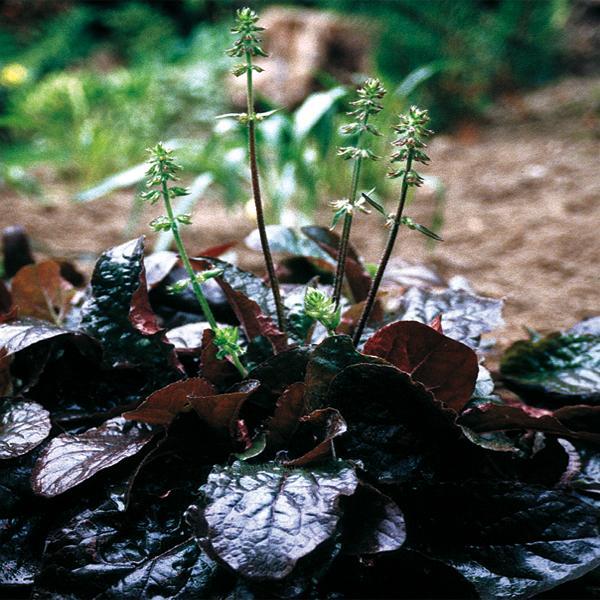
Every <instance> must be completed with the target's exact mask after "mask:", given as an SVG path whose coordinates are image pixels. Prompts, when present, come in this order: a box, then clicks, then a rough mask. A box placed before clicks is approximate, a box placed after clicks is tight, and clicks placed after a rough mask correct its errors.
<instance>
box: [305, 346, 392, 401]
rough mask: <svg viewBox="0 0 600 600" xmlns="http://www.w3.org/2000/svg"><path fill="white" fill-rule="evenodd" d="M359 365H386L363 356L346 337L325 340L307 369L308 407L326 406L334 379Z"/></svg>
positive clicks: (383, 362)
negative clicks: (349, 367) (350, 367)
mask: <svg viewBox="0 0 600 600" xmlns="http://www.w3.org/2000/svg"><path fill="white" fill-rule="evenodd" d="M359 363H374V364H385V361H384V360H381V359H380V358H377V357H373V356H365V355H363V354H361V353H360V352H358V351H357V350H356V349H355V348H354V344H353V343H352V340H351V339H350V338H349V337H348V336H346V335H335V336H330V337H328V338H326V339H325V340H323V341H322V342H321V343H320V344H319V345H318V346H317V347H316V348H315V349H314V351H313V353H312V354H311V357H310V362H309V363H308V367H307V369H306V379H305V383H306V401H307V404H308V407H309V408H310V409H316V408H321V407H322V406H326V398H327V392H328V390H329V385H330V384H331V382H332V381H333V378H334V377H335V376H336V375H337V374H338V373H340V372H341V371H342V370H343V369H344V368H346V367H347V366H350V365H356V364H359Z"/></svg>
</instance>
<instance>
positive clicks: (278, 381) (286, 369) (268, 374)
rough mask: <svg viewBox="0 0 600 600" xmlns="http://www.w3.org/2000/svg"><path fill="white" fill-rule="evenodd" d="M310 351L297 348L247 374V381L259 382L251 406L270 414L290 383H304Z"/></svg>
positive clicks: (269, 360) (304, 348) (305, 348)
mask: <svg viewBox="0 0 600 600" xmlns="http://www.w3.org/2000/svg"><path fill="white" fill-rule="evenodd" d="M309 357H310V349H309V348H307V347H305V346H304V347H302V346H297V347H294V348H290V349H289V350H286V351H285V352H280V353H279V354H275V355H274V356H271V357H270V358H268V359H267V360H266V361H264V362H263V363H261V364H260V365H258V366H257V367H255V368H254V369H252V371H250V373H248V378H249V379H256V380H257V381H260V383H261V386H260V389H259V390H258V391H257V393H256V394H253V396H252V399H251V404H252V405H254V406H258V407H260V408H262V409H265V410H266V411H268V412H269V414H271V413H272V411H273V409H274V407H275V403H276V402H277V399H278V398H279V397H280V396H281V394H283V392H284V391H285V389H286V388H287V387H288V386H289V385H291V384H292V383H296V382H298V381H304V376H305V374H306V365H307V363H308V360H309Z"/></svg>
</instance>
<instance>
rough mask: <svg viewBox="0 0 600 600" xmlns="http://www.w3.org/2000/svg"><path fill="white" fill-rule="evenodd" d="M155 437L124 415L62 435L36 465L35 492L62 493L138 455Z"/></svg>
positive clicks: (49, 494) (34, 471)
mask: <svg viewBox="0 0 600 600" xmlns="http://www.w3.org/2000/svg"><path fill="white" fill-rule="evenodd" d="M153 437H154V432H153V431H152V430H151V429H149V428H148V427H146V426H141V425H138V424H137V423H131V422H128V421H126V420H125V419H123V418H121V417H117V418H114V419H110V420H108V421H106V422H105V423H103V424H102V425H101V426H100V427H94V428H92V429H88V430H87V431H85V432H84V433H80V434H78V435H71V434H68V433H64V434H61V435H59V436H57V437H55V438H54V439H53V440H51V441H50V443H49V444H48V445H47V446H46V447H45V448H44V450H43V451H42V453H41V455H40V457H39V458H38V460H37V462H36V464H35V467H34V470H33V475H32V479H31V481H32V487H33V491H34V492H35V493H36V494H39V495H40V496H46V497H48V498H50V497H52V496H57V495H58V494H62V493H63V492H66V491H67V490H69V489H71V488H72V487H75V486H76V485H79V484H80V483H83V482H84V481H86V480H87V479H89V478H90V477H93V476H94V475H95V474H96V473H98V472H99V471H101V470H103V469H107V468H108V467H112V466H113V465H116V464H117V463H119V462H121V461H122V460H123V459H125V458H128V457H129V456H133V455H135V454H137V453H138V452H139V451H140V450H141V449H142V448H143V447H144V446H145V445H146V444H147V443H148V442H150V440H151V439H152V438H153Z"/></svg>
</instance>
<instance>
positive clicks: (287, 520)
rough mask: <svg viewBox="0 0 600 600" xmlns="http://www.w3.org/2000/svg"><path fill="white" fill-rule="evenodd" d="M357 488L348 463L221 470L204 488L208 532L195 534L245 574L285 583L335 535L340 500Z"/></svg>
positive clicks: (240, 466)
mask: <svg viewBox="0 0 600 600" xmlns="http://www.w3.org/2000/svg"><path fill="white" fill-rule="evenodd" d="M357 485H358V479H357V477H356V473H355V472H354V468H353V467H352V466H351V465H350V464H349V463H346V462H342V461H338V462H333V463H330V464H328V465H326V466H324V467H323V468H320V469H311V470H305V469H287V468H285V467H283V466H281V465H279V464H277V463H275V462H270V463H264V464H260V465H249V464H248V463H242V462H235V463H234V464H233V465H232V466H230V467H218V466H217V467H214V468H213V470H212V472H211V474H210V475H209V477H208V482H207V483H206V485H204V486H203V487H202V488H201V490H202V492H203V493H204V495H205V497H206V499H207V505H206V507H205V508H204V520H205V521H206V525H207V531H206V534H204V532H202V531H196V532H195V534H196V535H197V536H198V537H199V538H200V542H201V544H205V545H208V546H209V547H210V549H211V550H212V552H214V553H215V554H216V555H217V556H218V557H219V558H220V559H221V560H222V561H224V562H225V563H226V564H227V565H229V567H231V568H232V569H233V570H234V571H236V572H238V573H240V574H241V575H243V576H245V577H249V578H256V579H282V578H284V577H285V576H286V575H288V574H289V573H290V572H291V571H292V570H293V568H294V566H295V565H296V563H297V562H298V560H300V559H301V558H302V557H304V556H306V555H308V554H310V553H311V552H312V551H313V550H315V548H317V546H319V545H320V544H321V543H323V542H325V541H326V540H328V539H329V538H331V537H332V536H333V535H334V533H335V531H336V528H337V525H338V521H339V520H340V517H341V516H342V509H341V507H340V499H341V498H342V497H343V496H351V495H352V494H353V493H354V491H355V489H356V486H357Z"/></svg>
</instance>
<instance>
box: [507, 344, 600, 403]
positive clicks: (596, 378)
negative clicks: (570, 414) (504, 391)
mask: <svg viewBox="0 0 600 600" xmlns="http://www.w3.org/2000/svg"><path fill="white" fill-rule="evenodd" d="M500 368H501V372H502V376H503V377H504V379H505V380H506V381H507V382H508V383H509V384H511V385H512V386H514V387H515V388H517V389H520V390H523V391H525V392H529V393H537V394H538V395H542V396H547V397H548V398H550V399H552V398H554V399H560V400H563V401H568V402H600V334H597V335H593V334H589V333H587V334H583V335H572V334H562V333H555V334H552V335H549V336H547V337H544V338H542V339H539V340H529V341H520V342H516V343H515V344H513V345H512V346H511V347H510V348H509V349H508V350H507V351H506V352H505V354H504V356H503V357H502V360H501V364H500Z"/></svg>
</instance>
